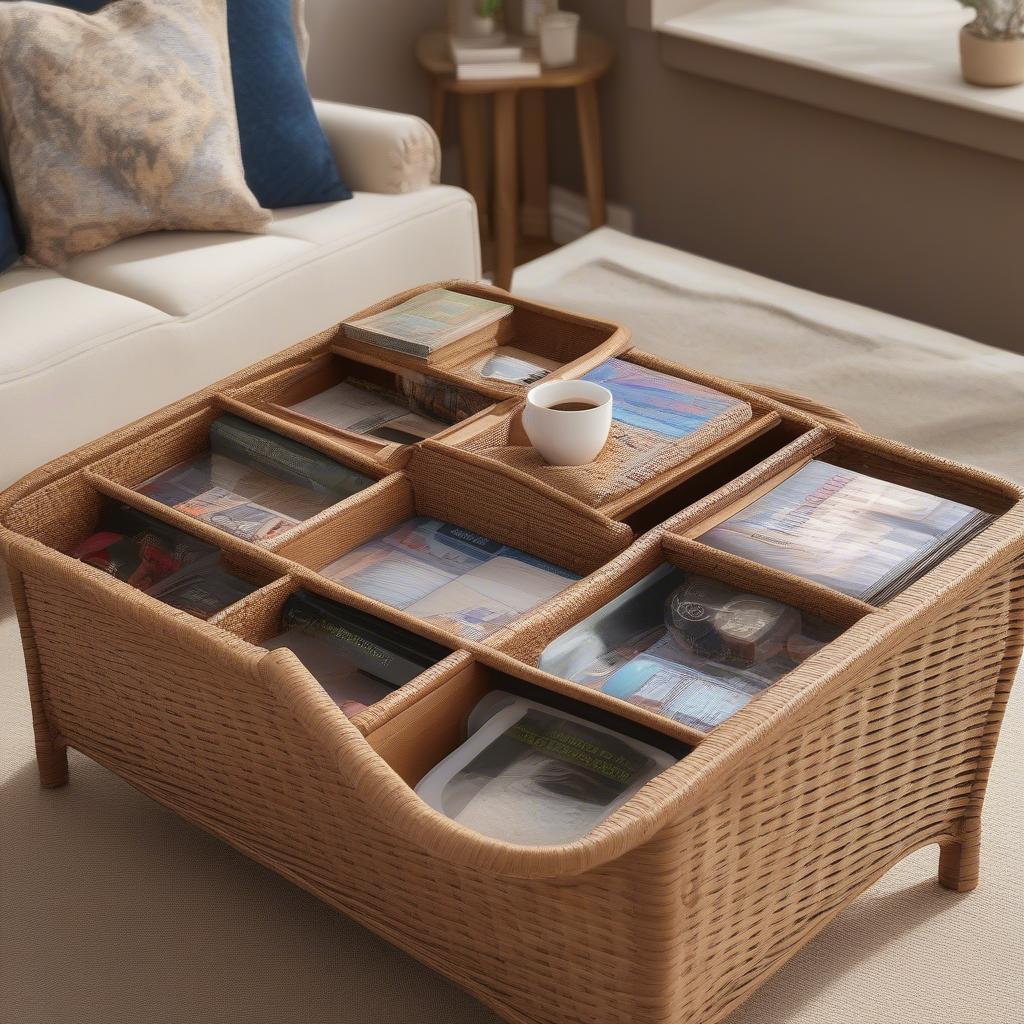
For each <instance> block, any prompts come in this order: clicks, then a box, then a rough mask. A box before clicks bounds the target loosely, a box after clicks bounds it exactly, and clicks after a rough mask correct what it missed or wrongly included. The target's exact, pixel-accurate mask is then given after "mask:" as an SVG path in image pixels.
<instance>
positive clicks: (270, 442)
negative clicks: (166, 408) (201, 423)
mask: <svg viewBox="0 0 1024 1024" xmlns="http://www.w3.org/2000/svg"><path fill="white" fill-rule="evenodd" d="M374 482H375V481H374V480H373V478H372V477H369V476H366V475H365V474H364V473H358V472H356V471H355V470H354V469H349V468H348V467H347V466H343V465H341V464H340V463H338V462H335V461H334V460H333V459H329V458H328V457H327V456H326V455H323V454H321V453H320V452H318V451H315V450H314V449H312V448H309V447H307V446H306V445H304V444H300V443H299V442H298V441H293V440H292V439H291V438H288V437H283V436H282V435H280V434H275V433H274V432H273V431H272V430H267V429H266V428H265V427H261V426H258V425H257V424H255V423H250V422H249V421H248V420H244V419H241V418H240V417H238V416H231V415H224V416H220V417H218V418H217V419H216V420H214V421H213V423H212V424H210V448H209V451H208V452H205V453H204V454H202V455H198V456H196V457H195V458H192V459H188V460H186V461H185V462H181V463H179V464H178V465H176V466H172V467H171V468H170V469H168V470H165V471H164V472H163V473H159V474H157V475H156V476H154V477H151V478H150V479H149V480H147V481H146V482H145V483H143V484H142V486H140V487H139V490H140V491H141V493H143V494H145V495H148V496H149V497H151V498H155V499H156V500H157V501H160V502H162V503H163V504H165V505H170V506H171V507H172V508H176V509H178V510H179V511H181V512H184V513H185V514H186V515H190V516H194V517H195V518H196V519H199V520H201V521H202V522H204V523H209V524H210V525H211V526H216V527H218V528H219V529H221V530H224V531H226V532H227V533H230V534H233V535H234V536H236V537H241V538H242V539H243V540H248V541H253V542H256V543H258V542H260V541H265V540H269V539H270V538H272V537H276V536H277V535H278V534H280V533H284V532H285V531H286V530H290V529H292V528H293V527H295V526H297V525H298V524H299V523H301V522H303V521H304V520H306V519H309V518H310V517H311V516H314V515H316V514H317V513H318V512H322V511H323V510H324V509H325V508H328V507H330V506H331V505H334V504H335V503H337V502H339V501H341V500H342V499H343V498H347V497H349V496H350V495H352V494H355V493H356V492H357V491H361V490H363V488H365V487H369V486H370V485H371V484H372V483H374Z"/></svg>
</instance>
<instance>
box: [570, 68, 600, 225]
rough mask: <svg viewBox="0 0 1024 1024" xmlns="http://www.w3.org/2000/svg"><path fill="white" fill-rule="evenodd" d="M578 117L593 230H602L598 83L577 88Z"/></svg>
mask: <svg viewBox="0 0 1024 1024" xmlns="http://www.w3.org/2000/svg"><path fill="white" fill-rule="evenodd" d="M576 116H577V118H578V120H579V123H580V151H581V154H582V156H583V180H584V182H585V184H586V187H587V207H588V209H589V212H590V227H591V229H593V228H599V227H600V226H601V225H602V224H604V222H605V220H606V219H607V215H606V211H605V204H604V166H603V162H602V159H601V122H600V119H599V118H598V112H597V84H596V83H595V82H585V83H584V84H583V85H578V86H577V87H576Z"/></svg>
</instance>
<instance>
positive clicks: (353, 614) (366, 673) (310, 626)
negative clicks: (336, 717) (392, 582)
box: [263, 590, 451, 716]
mask: <svg viewBox="0 0 1024 1024" xmlns="http://www.w3.org/2000/svg"><path fill="white" fill-rule="evenodd" d="M263 646H264V647H265V648H266V649H267V650H270V651H273V650H277V649H278V648H281V647H285V648H287V649H288V650H290V651H291V652H292V653H293V654H294V655H295V656H296V657H297V658H298V659H299V661H301V662H302V664H303V665H304V666H305V667H306V668H307V669H308V670H309V672H310V674H311V675H312V676H313V677H314V678H315V679H316V680H317V682H319V683H320V685H321V686H322V687H323V688H324V689H325V690H326V691H327V693H328V694H329V696H330V697H331V699H332V700H333V701H334V702H335V704H337V705H338V706H339V707H340V708H341V709H342V711H344V712H345V714H346V715H349V716H352V715H355V714H358V713H359V712H360V711H363V710H364V709H365V708H367V707H369V706H370V705H371V704H375V703H376V702H377V701H379V700H380V699H381V698H382V697H385V696H387V695H388V694H389V693H391V692H392V690H396V689H397V688H398V687H400V686H402V685H403V684H405V683H407V682H409V680H410V679H413V678H414V677H415V676H418V675H419V674H420V673H421V672H422V671H423V670H424V669H426V668H429V667H430V666H431V665H434V664H436V663H437V662H439V661H440V660H441V659H442V658H444V657H445V656H447V655H448V654H450V653H451V652H450V651H449V650H448V649H447V648H445V647H442V646H441V645H440V644H436V643H434V642H433V641H431V640H425V639H424V638H423V637H421V636H417V635H416V634H415V633H410V632H409V631H408V630H406V629H402V628H401V627H400V626H395V625H392V624H391V623H390V622H385V621H383V620H382V619H378V618H376V617H375V616H373V615H368V614H367V613H366V612H362V611H359V610H358V609H356V608H348V607H346V606H345V605H341V604H338V603H337V602H335V601H329V600H327V599H326V598H323V597H319V596H317V595H316V594H311V593H309V592H308V591H306V590H298V591H296V592H295V593H294V594H292V595H291V596H290V597H289V598H288V600H287V601H286V602H285V604H284V608H283V609H282V612H281V632H280V633H278V634H277V635H276V636H274V637H271V639H269V640H267V641H265V642H264V644H263Z"/></svg>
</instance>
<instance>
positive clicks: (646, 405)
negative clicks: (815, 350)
mask: <svg viewBox="0 0 1024 1024" xmlns="http://www.w3.org/2000/svg"><path fill="white" fill-rule="evenodd" d="M579 376H580V377H581V379H583V380H587V381H591V382H593V383H596V384H599V385H601V386H603V387H605V388H607V389H608V390H609V391H610V392H611V393H612V399H613V405H612V417H613V419H612V425H611V431H610V433H609V437H608V441H607V443H606V444H605V446H604V449H603V450H602V451H601V453H600V454H599V455H598V457H597V458H596V459H595V460H594V461H593V462H591V463H588V464H586V465H581V466H554V465H549V464H548V463H547V462H546V461H545V460H544V458H543V457H542V456H541V455H540V453H539V452H538V451H537V450H536V449H535V448H534V447H533V446H532V444H531V443H530V440H529V438H528V437H527V434H526V431H525V429H524V428H523V425H522V414H523V408H524V406H523V405H519V406H517V407H515V408H514V409H513V410H512V411H510V412H509V414H508V415H506V416H503V417H501V418H500V419H497V418H495V417H489V418H478V419H476V420H473V421H471V422H467V423H466V424H464V425H463V426H462V427H460V428H458V429H457V430H453V431H450V432H448V434H446V435H445V437H444V438H443V439H442V438H438V439H437V440H438V443H444V444H446V445H450V446H452V447H454V448H456V449H457V450H458V451H459V452H460V453H465V455H467V456H469V457H470V458H472V459H474V460H476V461H478V464H479V465H480V466H481V467H486V468H488V469H490V470H491V471H492V472H500V473H504V474H507V475H515V476H517V477H519V478H520V479H522V480H524V481H528V480H535V481H537V482H538V483H540V484H542V485H543V486H545V487H551V488H554V489H555V490H558V491H562V492H564V493H566V494H568V495H570V496H571V497H573V498H576V499H578V500H579V501H581V502H582V503H583V504H584V505H586V506H588V507H589V508H594V509H598V510H599V511H601V512H602V513H604V514H605V515H609V516H614V517H616V518H622V517H625V516H628V515H629V514H630V513H631V512H633V511H635V510H636V509H638V508H640V507H642V506H643V505H645V504H646V503H648V502H650V501H651V500H653V499H654V498H656V497H657V496H658V495H659V494H662V493H663V492H665V491H666V490H670V489H671V488H673V487H675V486H676V485H677V484H678V482H679V481H680V480H685V479H687V478H689V477H692V476H693V475H694V474H697V473H699V472H701V470H702V469H704V468H706V467H708V466H710V465H713V464H715V463H716V462H718V461H719V460H721V459H724V458H726V457H728V455H729V454H730V453H731V452H734V451H735V450H736V449H738V448H741V447H743V446H744V445H746V444H749V443H751V442H752V441H753V440H754V439H756V438H757V437H759V436H760V435H762V434H764V433H765V432H767V431H770V430H771V429H772V428H773V427H775V426H776V425H778V424H779V423H780V422H781V417H780V415H779V413H778V412H776V411H775V410H774V409H770V408H768V407H767V406H766V405H763V404H761V402H759V401H758V397H757V396H756V395H754V394H753V393H752V392H746V391H743V390H742V389H739V388H737V387H736V386H735V385H733V384H730V383H729V382H727V381H723V380H719V379H717V378H711V377H708V376H707V375H703V374H698V373H695V372H694V371H690V370H687V369H686V368H684V367H682V366H678V365H676V364H672V363H668V362H666V361H664V360H653V359H649V358H646V357H643V356H642V355H640V354H638V353H637V352H636V350H633V351H632V352H631V353H628V354H626V355H624V356H619V357H613V358H610V359H606V360H604V361H603V362H602V363H600V364H599V365H598V366H596V367H593V368H592V369H590V370H589V371H587V372H586V373H583V374H580V375H579Z"/></svg>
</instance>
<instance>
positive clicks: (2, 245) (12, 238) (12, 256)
mask: <svg viewBox="0 0 1024 1024" xmlns="http://www.w3.org/2000/svg"><path fill="white" fill-rule="evenodd" d="M17 258H18V239H17V236H16V235H15V234H14V219H13V217H12V216H11V205H10V201H9V200H8V198H7V190H6V189H5V188H4V183H3V181H0V274H2V273H3V272H4V271H5V270H6V269H7V268H8V267H9V266H10V265H11V264H12V263H14V262H15V260H17Z"/></svg>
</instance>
